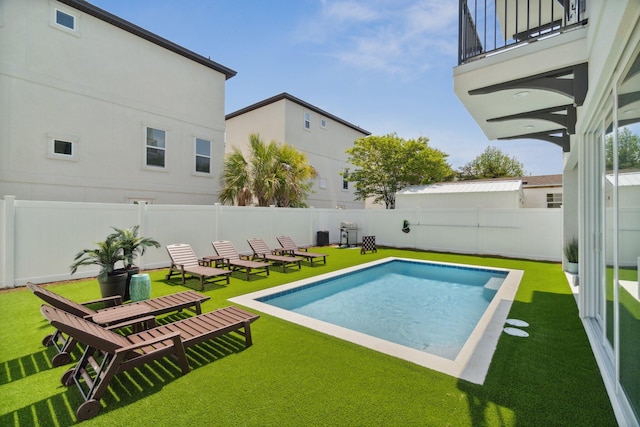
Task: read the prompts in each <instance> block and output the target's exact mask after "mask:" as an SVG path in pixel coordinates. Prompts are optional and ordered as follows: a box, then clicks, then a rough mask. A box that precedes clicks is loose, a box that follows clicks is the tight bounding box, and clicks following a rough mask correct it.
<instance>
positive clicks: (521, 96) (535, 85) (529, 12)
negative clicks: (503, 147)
mask: <svg viewBox="0 0 640 427" xmlns="http://www.w3.org/2000/svg"><path fill="white" fill-rule="evenodd" d="M587 23H588V17H587V2H586V0H460V14H459V44H458V46H459V48H458V67H456V68H455V69H454V90H455V92H456V95H457V96H458V97H459V98H460V100H461V101H462V103H463V104H464V105H465V107H466V108H467V110H468V111H469V113H470V114H471V115H472V116H473V118H474V119H475V121H476V122H477V123H478V125H479V126H480V127H481V128H482V130H483V132H484V133H485V135H486V136H487V137H488V138H489V139H491V140H493V139H519V138H527V139H540V140H544V141H548V142H552V143H554V144H557V145H559V146H561V147H562V148H563V151H569V135H571V134H572V133H573V132H575V124H576V116H577V114H576V108H577V107H579V106H581V105H582V103H583V102H584V98H585V97H586V93H587V90H588V64H587V62H586V57H587V47H586V34H587V28H588V26H587Z"/></svg>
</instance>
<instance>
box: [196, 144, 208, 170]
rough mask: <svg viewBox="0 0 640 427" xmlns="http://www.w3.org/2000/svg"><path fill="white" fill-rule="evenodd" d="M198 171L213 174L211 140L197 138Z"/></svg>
mask: <svg viewBox="0 0 640 427" xmlns="http://www.w3.org/2000/svg"><path fill="white" fill-rule="evenodd" d="M195 144H196V147H195V152H196V159H195V160H196V170H195V171H196V172H197V173H204V174H211V141H209V140H207V139H202V138H196V141H195Z"/></svg>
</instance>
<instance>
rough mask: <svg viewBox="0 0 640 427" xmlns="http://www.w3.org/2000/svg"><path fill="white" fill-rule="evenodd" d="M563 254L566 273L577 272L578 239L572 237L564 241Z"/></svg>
mask: <svg viewBox="0 0 640 427" xmlns="http://www.w3.org/2000/svg"><path fill="white" fill-rule="evenodd" d="M564 256H565V257H566V258H567V273H571V274H577V273H578V239H577V238H575V237H572V238H571V239H569V240H567V241H566V242H565V243H564Z"/></svg>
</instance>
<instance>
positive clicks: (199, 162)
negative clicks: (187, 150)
mask: <svg viewBox="0 0 640 427" xmlns="http://www.w3.org/2000/svg"><path fill="white" fill-rule="evenodd" d="M210 163H211V160H210V159H209V158H208V157H202V156H196V172H202V173H210V172H211V169H210V167H209V165H210Z"/></svg>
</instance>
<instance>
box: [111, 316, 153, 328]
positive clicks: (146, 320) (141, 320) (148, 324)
mask: <svg viewBox="0 0 640 427" xmlns="http://www.w3.org/2000/svg"><path fill="white" fill-rule="evenodd" d="M138 324H144V325H145V327H144V328H142V329H151V328H155V327H156V326H158V324H157V323H156V318H155V317H154V316H144V317H138V318H137V319H129V320H125V321H124V322H120V323H116V324H114V325H109V326H107V327H106V328H105V329H110V330H116V329H120V328H125V327H127V326H135V325H138Z"/></svg>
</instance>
